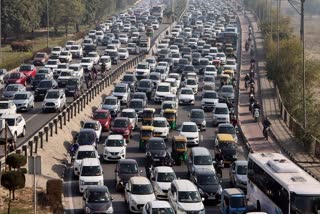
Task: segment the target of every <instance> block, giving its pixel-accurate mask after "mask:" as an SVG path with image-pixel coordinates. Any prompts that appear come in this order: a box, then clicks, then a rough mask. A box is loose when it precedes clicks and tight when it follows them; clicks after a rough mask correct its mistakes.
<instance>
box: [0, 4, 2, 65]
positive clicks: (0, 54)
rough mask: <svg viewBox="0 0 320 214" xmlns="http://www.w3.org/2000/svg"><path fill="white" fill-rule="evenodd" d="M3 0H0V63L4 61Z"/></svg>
mask: <svg viewBox="0 0 320 214" xmlns="http://www.w3.org/2000/svg"><path fill="white" fill-rule="evenodd" d="M1 17H2V0H0V63H2V19H1Z"/></svg>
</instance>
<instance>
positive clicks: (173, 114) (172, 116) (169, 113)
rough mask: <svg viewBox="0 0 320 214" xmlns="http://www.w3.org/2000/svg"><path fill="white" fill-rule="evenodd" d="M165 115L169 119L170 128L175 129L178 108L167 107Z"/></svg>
mask: <svg viewBox="0 0 320 214" xmlns="http://www.w3.org/2000/svg"><path fill="white" fill-rule="evenodd" d="M163 116H164V117H165V118H166V119H167V121H168V123H169V126H170V129H173V130H175V129H176V128H177V110H176V109H165V110H164V112H163Z"/></svg>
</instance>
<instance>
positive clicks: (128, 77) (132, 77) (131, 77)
mask: <svg viewBox="0 0 320 214" xmlns="http://www.w3.org/2000/svg"><path fill="white" fill-rule="evenodd" d="M122 80H123V81H125V82H133V81H134V76H131V75H124V77H123V79H122Z"/></svg>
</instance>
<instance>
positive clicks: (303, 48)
mask: <svg viewBox="0 0 320 214" xmlns="http://www.w3.org/2000/svg"><path fill="white" fill-rule="evenodd" d="M304 3H305V0H301V30H300V33H301V35H300V38H301V44H302V72H303V84H302V87H303V89H302V91H303V127H304V129H305V130H306V129H307V102H306V64H305V47H304V45H305V40H304Z"/></svg>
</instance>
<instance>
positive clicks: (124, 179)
mask: <svg viewBox="0 0 320 214" xmlns="http://www.w3.org/2000/svg"><path fill="white" fill-rule="evenodd" d="M118 176H119V178H120V179H121V181H122V182H124V183H127V182H128V180H129V179H130V178H131V177H134V176H138V173H130V174H129V173H121V174H118Z"/></svg>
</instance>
